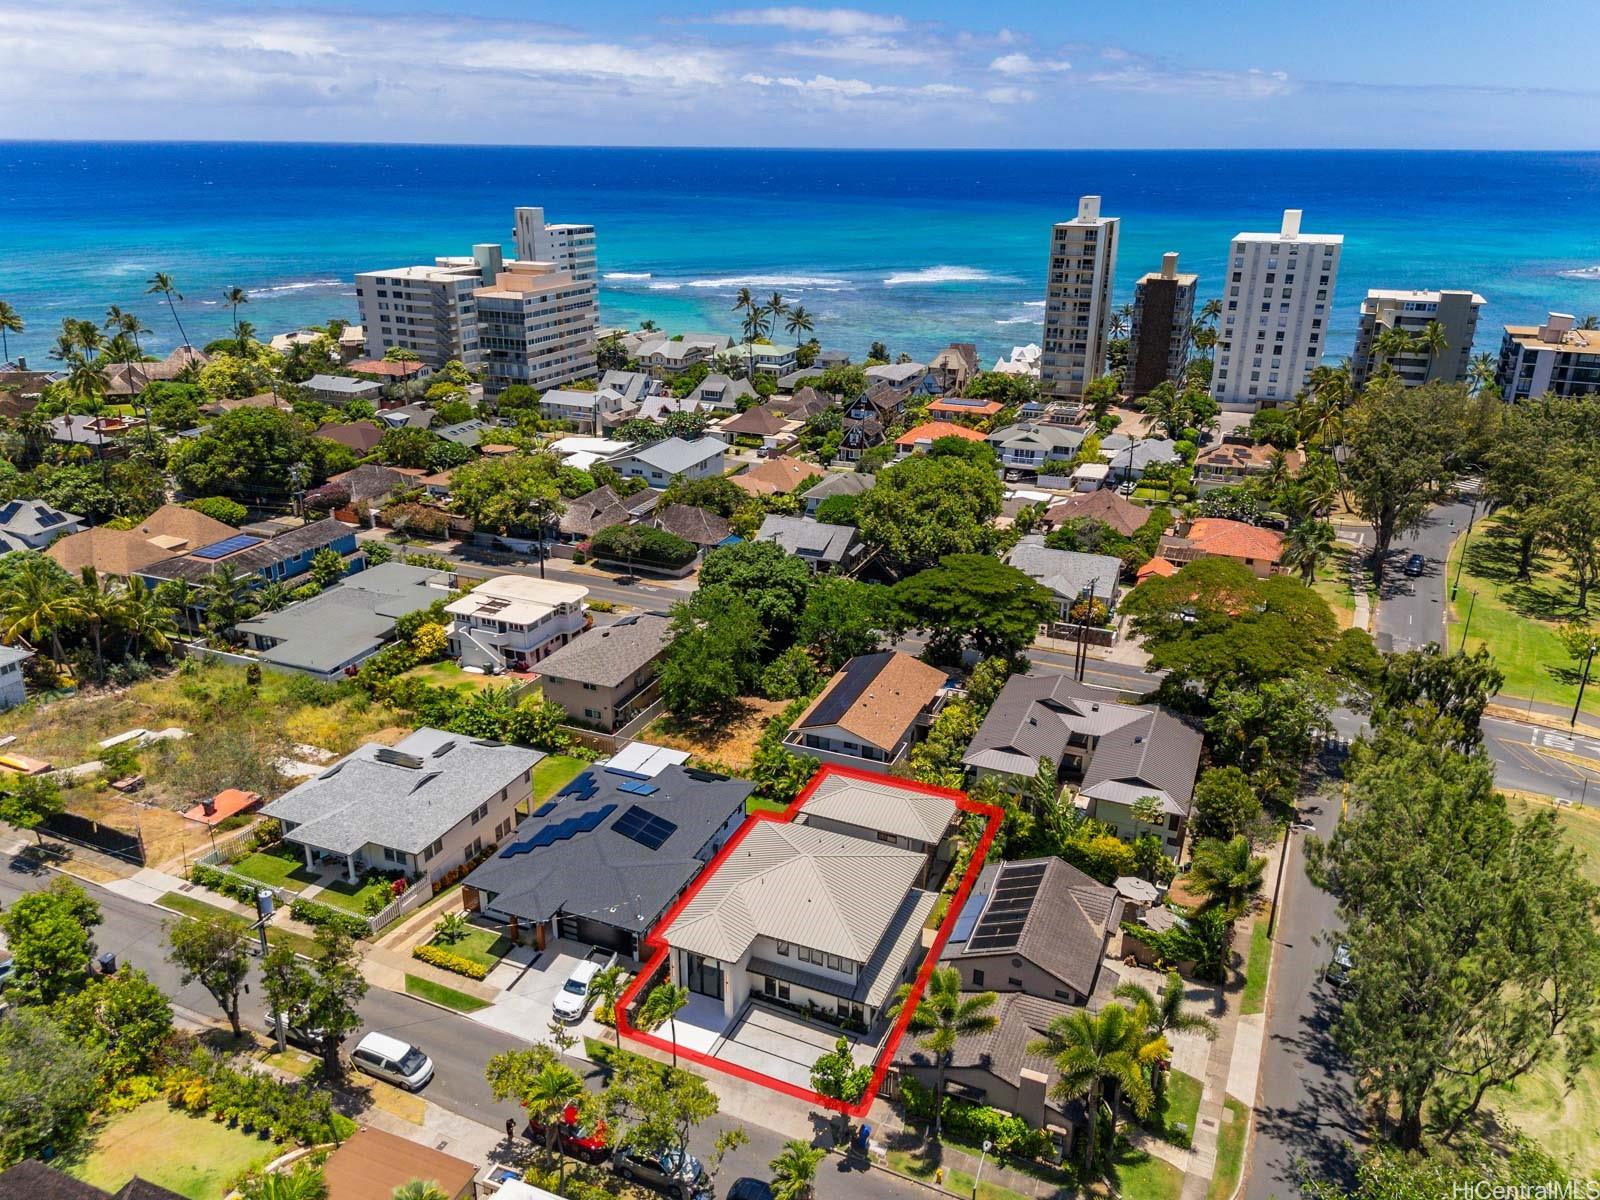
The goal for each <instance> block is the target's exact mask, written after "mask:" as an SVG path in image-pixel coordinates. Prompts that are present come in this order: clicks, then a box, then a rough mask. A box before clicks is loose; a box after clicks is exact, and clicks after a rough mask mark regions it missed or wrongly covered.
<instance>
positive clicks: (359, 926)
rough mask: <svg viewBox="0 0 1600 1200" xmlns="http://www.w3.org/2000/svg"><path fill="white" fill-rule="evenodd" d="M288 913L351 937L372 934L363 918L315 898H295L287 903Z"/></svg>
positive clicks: (370, 928) (319, 927)
mask: <svg viewBox="0 0 1600 1200" xmlns="http://www.w3.org/2000/svg"><path fill="white" fill-rule="evenodd" d="M289 915H290V916H291V917H293V918H294V919H295V920H296V921H301V922H303V923H305V924H307V925H311V926H313V927H315V928H317V929H337V930H338V931H339V932H341V933H344V934H347V935H349V936H350V937H353V938H366V937H371V936H372V926H370V925H368V924H367V922H366V920H365V918H362V917H358V916H356V915H355V914H354V913H347V912H341V911H340V910H339V909H337V908H329V907H328V906H327V905H326V904H318V903H317V902H316V901H315V900H304V899H296V900H295V901H294V902H293V903H291V904H290V905H289Z"/></svg>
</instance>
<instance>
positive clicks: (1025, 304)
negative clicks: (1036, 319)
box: [1022, 300, 1044, 308]
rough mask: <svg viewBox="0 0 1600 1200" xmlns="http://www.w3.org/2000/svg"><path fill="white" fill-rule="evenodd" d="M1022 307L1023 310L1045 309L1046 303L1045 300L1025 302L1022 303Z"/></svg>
mask: <svg viewBox="0 0 1600 1200" xmlns="http://www.w3.org/2000/svg"><path fill="white" fill-rule="evenodd" d="M1022 307H1023V308H1043V307H1044V301H1043V300H1024V301H1023V302H1022Z"/></svg>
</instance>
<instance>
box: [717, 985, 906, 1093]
mask: <svg viewBox="0 0 1600 1200" xmlns="http://www.w3.org/2000/svg"><path fill="white" fill-rule="evenodd" d="M840 1032H841V1031H838V1030H834V1029H830V1028H825V1027H822V1026H818V1025H811V1024H808V1023H807V1022H805V1021H802V1020H801V1019H800V1018H798V1017H795V1016H791V1015H789V1014H788V1013H785V1012H782V1011H780V1010H778V1009H774V1008H768V1007H767V1006H766V1005H762V1004H755V1003H750V1004H746V1005H745V1007H744V1011H743V1012H741V1013H740V1014H739V1016H738V1019H737V1020H735V1021H734V1023H733V1027H732V1028H731V1029H729V1030H728V1031H727V1033H725V1034H724V1035H723V1036H722V1037H721V1038H719V1039H718V1040H717V1042H716V1043H715V1044H714V1045H713V1046H712V1047H711V1053H712V1054H713V1055H715V1056H716V1057H717V1058H720V1059H722V1060H723V1061H724V1062H730V1063H737V1064H738V1065H739V1066H741V1067H745V1068H746V1069H748V1070H752V1071H759V1072H761V1074H763V1075H770V1076H772V1077H773V1078H774V1079H781V1080H783V1081H784V1082H786V1083H793V1084H797V1085H799V1086H800V1087H806V1088H808V1087H810V1086H811V1067H812V1064H813V1063H815V1062H816V1061H817V1059H818V1058H820V1057H821V1056H822V1055H823V1054H826V1053H827V1052H828V1051H830V1050H832V1049H833V1047H834V1044H835V1043H836V1042H838V1040H839V1033H840ZM846 1036H847V1037H849V1038H850V1043H851V1045H850V1054H851V1057H852V1058H854V1059H855V1061H856V1063H857V1064H858V1065H861V1066H871V1065H872V1061H873V1059H874V1058H875V1057H876V1056H877V1053H878V1047H877V1045H876V1044H874V1043H864V1042H861V1041H859V1040H857V1039H856V1038H855V1037H854V1036H853V1035H848V1034H847V1035H846Z"/></svg>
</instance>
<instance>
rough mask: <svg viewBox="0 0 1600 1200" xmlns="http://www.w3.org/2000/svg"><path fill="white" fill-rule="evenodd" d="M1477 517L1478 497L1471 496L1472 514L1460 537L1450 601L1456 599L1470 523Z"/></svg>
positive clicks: (1468, 540) (1465, 556)
mask: <svg viewBox="0 0 1600 1200" xmlns="http://www.w3.org/2000/svg"><path fill="white" fill-rule="evenodd" d="M1477 519H1478V498H1477V496H1473V498H1472V515H1471V516H1469V517H1468V518H1467V532H1466V533H1465V534H1463V535H1462V537H1461V557H1460V558H1458V559H1456V577H1455V579H1454V581H1453V582H1452V583H1451V584H1450V603H1452V604H1454V603H1455V601H1456V589H1457V588H1458V587H1460V586H1461V569H1462V568H1463V567H1465V566H1466V565H1467V543H1468V542H1470V541H1471V540H1472V525H1473V522H1475V521H1476V520H1477Z"/></svg>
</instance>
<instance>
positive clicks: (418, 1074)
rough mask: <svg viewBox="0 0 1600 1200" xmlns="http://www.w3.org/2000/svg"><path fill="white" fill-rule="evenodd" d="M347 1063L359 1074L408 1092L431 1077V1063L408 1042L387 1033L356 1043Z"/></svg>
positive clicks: (376, 1034)
mask: <svg viewBox="0 0 1600 1200" xmlns="http://www.w3.org/2000/svg"><path fill="white" fill-rule="evenodd" d="M350 1061H351V1062H352V1063H354V1064H355V1067H356V1069H357V1070H359V1071H365V1072H366V1073H367V1074H368V1075H372V1076H375V1077H377V1078H378V1079H381V1080H383V1081H384V1082H385V1083H392V1084H394V1085H395V1087H402V1088H405V1089H406V1091H408V1092H414V1091H417V1090H418V1089H419V1088H421V1087H423V1086H424V1085H426V1084H427V1082H428V1080H430V1079H432V1078H433V1060H432V1059H431V1058H429V1057H428V1056H427V1055H426V1054H424V1053H423V1052H422V1051H421V1050H418V1049H417V1048H416V1047H415V1046H413V1045H411V1044H410V1043H409V1042H402V1041H401V1040H400V1039H399V1038H392V1037H390V1036H389V1035H388V1034H386V1033H369V1034H367V1035H366V1037H364V1038H362V1039H361V1040H360V1041H359V1042H357V1043H356V1048H355V1050H354V1051H353V1052H352V1053H351V1055H350Z"/></svg>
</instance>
